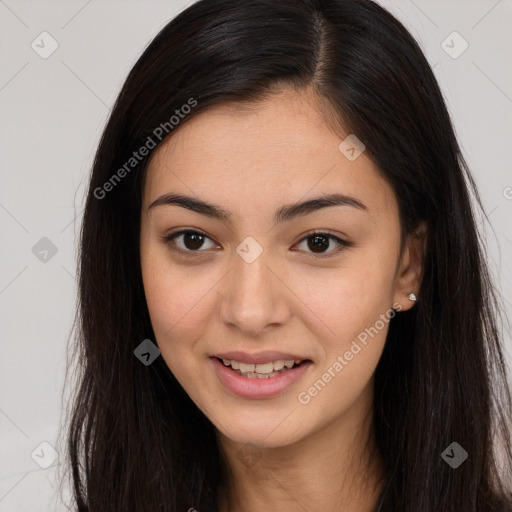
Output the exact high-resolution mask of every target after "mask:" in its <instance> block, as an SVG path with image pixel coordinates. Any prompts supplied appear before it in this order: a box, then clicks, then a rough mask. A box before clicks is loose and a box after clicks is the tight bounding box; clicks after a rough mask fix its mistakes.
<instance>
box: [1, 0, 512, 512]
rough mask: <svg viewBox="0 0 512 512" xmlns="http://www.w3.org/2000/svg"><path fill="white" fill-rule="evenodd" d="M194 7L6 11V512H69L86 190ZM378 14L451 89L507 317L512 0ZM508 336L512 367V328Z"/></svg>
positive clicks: (102, 4)
mask: <svg viewBox="0 0 512 512" xmlns="http://www.w3.org/2000/svg"><path fill="white" fill-rule="evenodd" d="M191 3H193V2H184V1H178V0H175V1H171V0H152V1H147V0H144V1H142V0H138V1H135V0H131V1H130V0H122V1H112V0H101V1H100V0H88V1H87V0H66V1H63V0H61V1H54V2H50V1H46V0H44V1H42V0H37V1H36V0H34V1H22V0H0V112H1V113H0V141H1V142H0V144H1V146H0V147H1V152H0V164H1V165H0V169H1V175H0V180H1V181H0V228H1V233H2V249H1V267H0V321H1V328H2V331H1V333H2V337H1V355H0V461H1V468H0V511H1V512H28V511H30V512H34V511H44V512H50V511H52V512H55V511H57V512H58V511H62V510H65V507H64V505H62V504H60V503H59V497H58V496H56V494H55V492H56V491H55V489H56V475H57V470H58V469H59V464H60V463H61V462H59V461H61V459H59V458H58V454H59V452H61V450H62V447H59V446H58V445H57V434H58V429H59V422H60V420H61V415H62V411H63V400H65V396H67V394H68V393H69V392H65V391H64V390H63V385H64V377H65V371H66V346H67V343H68V337H69V334H70V329H71V326H72V322H73V318H74V315H75V294H76V280H75V275H76V267H75V264H76V242H77V233H78V231H79V227H80V222H81V218H82V217H81V213H82V208H83V206H82V205H83V199H84V191H85V187H86V185H87V179H88V175H89V172H90V168H91V163H92V159H93V156H94V152H95V148H96V145H97V143H98V140H99V137H100V134H101V131H102V129H103V127H104V124H105V121H106V119H107V116H108V114H109V109H110V106H111V105H112V104H113V102H114V100H115V98H116V95H117V93H118V92H119V89H120V87H121V85H122V83H123V81H124V79H125V77H126V75H127V73H128V72H129V70H130V68H131V67H132V65H133V64H134V63H135V61H136V59H137V58H138V56H139V55H140V54H141V52H142V50H143V49H144V48H145V47H146V46H147V44H148V43H149V42H150V40H151V39H152V37H154V36H155V35H156V33H157V32H158V31H159V30H160V29H161V28H162V27H163V26H164V25H165V24H166V23H167V22H168V21H169V20H170V19H171V18H173V17H174V16H175V15H176V14H177V13H178V12H180V11H181V10H183V8H184V7H185V6H187V5H190V4H191ZM380 3H381V4H382V5H384V6H385V7H386V8H388V9H389V10H390V11H391V12H392V13H394V14H395V15H396V16H397V17H398V18H399V19H400V20H401V21H402V22H403V23H405V25H406V26H407V27H408V28H409V30H410V31H411V32H412V34H413V36H414V37H415V38H416V39H417V40H418V42H419V43H420V45H421V47H422V48H423V50H424V52H425V54H426V56H427V59H428V61H429V62H430V64H431V66H432V67H433V69H434V73H435V75H436V76H437V79H438V81H439V83H440V85H441V89H442V91H443V94H444V96H445V98H446V101H447V103H448V106H449V110H450V114H451V115H452V118H453V120H454V123H455V127H456V131H457V135H458V137H459V140H460V144H461V146H462V148H463V152H464V155H465V156H466V158H467V161H468V163H469V165H470V167H471V169H472V172H473V174H474V177H475V180H476V182H477V184H478V186H479V189H480V192H481V195H482V199H483V202H484V205H485V213H486V216H487V218H488V221H486V220H485V219H484V217H482V220H481V222H480V224H479V228H480V229H481V230H482V232H483V233H485V234H486V238H487V244H488V250H489V262H490V266H491V270H492V273H493V275H494V276H495V279H496V280H497V282H498V284H499V286H500V289H501V292H502V294H503V296H504V300H505V303H506V307H507V311H508V314H509V315H510V310H511V303H512V297H511V295H510V285H511V283H512V274H511V266H510V262H511V261H512V259H511V252H512V243H511V239H512V238H511V236H512V227H511V225H512V224H511V219H512V173H511V162H512V144H511V142H510V141H512V116H511V114H512V67H511V66H510V63H511V62H512V58H511V53H512V30H511V28H512V27H511V21H512V1H511V0H473V1H469V0H458V1H455V0H452V1H447V0H443V1H432V0H428V1H427V0H415V1H412V0H394V1H384V0H381V2H380ZM454 32H457V34H454ZM42 33H45V34H42ZM56 45H57V46H56ZM466 45H468V46H467V48H466V49H465V51H463V50H464V48H465V47H466ZM52 50H54V51H53V53H51V55H46V54H45V52H46V53H49V52H51V51H52ZM504 336H505V339H506V350H507V363H508V365H509V366H510V365H511V362H512V358H511V353H512V343H511V337H510V332H509V331H508V329H505V332H504ZM41 443H43V444H41ZM53 450H55V453H54V452H53ZM56 457H57V458H56ZM49 464H51V465H50V466H49V467H47V468H45V467H44V466H45V465H49ZM66 495H67V494H66V493H65V494H64V497H66Z"/></svg>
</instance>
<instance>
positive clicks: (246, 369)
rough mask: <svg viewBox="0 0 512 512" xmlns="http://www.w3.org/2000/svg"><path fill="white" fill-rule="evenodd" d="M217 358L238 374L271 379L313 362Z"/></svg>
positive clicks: (302, 360) (251, 377)
mask: <svg viewBox="0 0 512 512" xmlns="http://www.w3.org/2000/svg"><path fill="white" fill-rule="evenodd" d="M215 359H217V361H219V362H220V363H222V364H223V365H224V366H226V367H227V368H230V369H231V370H233V371H234V372H235V373H237V374H238V375H241V376H243V377H247V378H249V379H269V378H272V377H276V376H277V375H281V374H282V373H284V372H287V371H289V370H293V369H295V368H297V367H299V366H300V365H301V364H305V363H307V362H308V361H309V362H311V361H310V360H309V359H296V360H293V359H289V360H283V359H277V360H275V361H268V362H265V363H258V364H255V363H243V362H240V361H237V360H235V359H224V358H220V357H215Z"/></svg>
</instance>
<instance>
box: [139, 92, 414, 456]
mask: <svg viewBox="0 0 512 512" xmlns="http://www.w3.org/2000/svg"><path fill="white" fill-rule="evenodd" d="M310 94H311V93H310V92H304V93H302V94H299V93H297V92H293V91H291V90H284V91H283V92H282V93H280V94H278V95H275V96H273V97H272V98H271V99H268V100H266V101H265V102H262V103H259V104H257V105H255V106H254V108H252V109H243V110H241V109H238V108H237V107H236V105H235V106H227V105H224V106H222V107H215V108H214V109H211V110H209V111H208V112H205V113H202V114H200V115H198V116H197V117H196V118H194V119H191V120H190V121H189V122H187V123H185V124H184V125H183V126H182V127H180V129H179V131H177V132H176V133H175V134H173V136H172V137H171V138H169V139H168V140H167V141H166V143H165V144H164V145H162V146H161V147H159V148H158V150H157V151H156V152H155V154H154V155H153V158H152V160H151V163H150V165H149V168H148V171H147V176H146V183H145V187H144V195H143V205H142V211H141V236H140V251H141V264H142V277H143V282H144V290H145V294H146V299H147V303H148V307H149V312H150V317H151V322H152V325H153V328H154V333H155V336H156V340H155V342H156V343H157V344H158V347H159V348H160V351H161V356H162V357H163V359H164V360H165V362H166V364H167V365H168V366H169V368H170V370H171V371H172V373H173V374H174V375H175V377H176V378H177V380H178V381H179V382H180V384H181V385H182V386H183V388H184V389H185V391H186V392H187V393H188V394H189V396H190V397H191V398H192V400H193V401H194V402H195V403H196V405H197V406H198V407H199V408H200V409H201V410H202V411H203V412H204V414H205V415H206V416H207V417H208V418H209V419H210V420H211V421H212V423H213V424H214V425H215V427H216V428H217V429H218V431H219V432H220V433H221V434H222V435H223V436H226V437H227V438H229V439H230V440H233V441H235V442H240V443H252V444H254V445H257V446H262V447H277V446H285V445H289V444H292V443H295V442H298V441H300V440H303V439H305V438H307V437H308V436H313V435H315V434H319V433H321V431H322V429H324V428H326V427H327V426H329V425H331V424H332V423H333V422H336V421H342V420H343V421H344V420H347V421H349V419H350V418H356V417H357V416H358V415H361V414H362V413H363V412H365V411H366V410H367V409H368V407H369V404H370V403H371V397H372V396H373V378H372V376H373V372H374V370H375V367H376V365H377V363H378V361H379V358H380V356H381V353H382V350H383V347H384V343H385V339H386V334H387V331H388V326H389V321H390V319H391V318H392V317H393V315H394V314H395V312H394V311H393V310H392V308H393V307H394V308H395V310H402V311H403V310H406V309H408V308H409V307H410V305H411V304H412V303H410V301H409V300H408V299H407V295H408V293H409V292H416V293H417V291H418V288H417V286H418V282H419V275H420V267H419V263H418V261H417V259H415V252H414V246H413V245H412V244H409V241H408V243H407V246H406V249H405V250H404V252H403V253H402V255H400V226H399V217H398V205H397V201H396V198H395V196H394V193H393V190H392V189H391V188H390V186H389V185H388V184H387V182H386V181H384V180H383V179H382V178H381V177H380V176H379V174H378V172H377V169H376V167H375V165H374V164H373V163H372V161H371V160H370V159H369V158H368V157H367V156H366V155H365V153H364V152H363V153H362V154H361V155H360V156H359V157H357V158H356V159H355V160H354V159H353V158H352V159H349V158H347V154H348V155H350V151H349V153H343V152H342V151H341V150H340V149H339V147H338V146H339V145H340V143H341V142H342V141H343V140H344V139H345V137H346V136H347V135H348V134H341V135H339V134H335V133H334V132H333V131H331V130H330V129H329V128H328V125H327V124H326V122H325V120H324V118H323V117H322V115H321V114H320V113H319V112H318V111H317V109H315V106H314V105H315V104H314V102H313V101H312V96H310ZM350 156H352V155H350ZM331 194H336V195H338V196H339V197H338V199H337V200H336V201H333V202H331V203H330V204H329V203H328V202H325V203H321V202H316V203H315V202H312V203H309V206H308V205H306V206H303V207H302V208H301V207H298V208H291V205H295V204H300V203H305V202H306V203H307V202H309V201H311V200H313V199H317V198H319V197H321V196H326V195H331ZM170 195H174V199H173V198H172V197H170ZM177 195H180V196H187V197H189V198H191V199H192V200H193V201H194V202H192V201H185V202H184V201H177V200H176V199H177ZM165 196H167V197H165ZM202 203H207V205H205V204H202ZM212 206H214V208H212ZM185 230H189V232H188V233H183V231H185ZM396 314H399V313H396ZM222 359H226V360H229V361H232V360H234V361H235V362H234V363H230V366H229V367H227V366H225V365H224V363H223V362H222ZM295 360H297V361H302V362H300V364H298V366H295V367H294V368H291V369H288V368H287V367H286V366H285V367H284V368H283V369H282V370H279V368H280V367H282V363H280V362H279V361H295ZM272 362H273V363H274V364H273V365H271V366H270V365H269V363H272ZM240 363H242V364H240ZM251 363H253V364H256V366H254V367H252V366H250V364H251ZM289 364H290V363H289ZM246 365H248V366H246ZM294 365H295V363H294ZM242 370H243V371H244V374H248V375H250V376H245V375H239V372H240V371H242ZM269 371H271V372H272V373H271V374H270V375H271V376H267V375H266V374H268V372H269ZM255 374H258V375H262V374H265V375H263V378H259V377H257V376H256V375H255Z"/></svg>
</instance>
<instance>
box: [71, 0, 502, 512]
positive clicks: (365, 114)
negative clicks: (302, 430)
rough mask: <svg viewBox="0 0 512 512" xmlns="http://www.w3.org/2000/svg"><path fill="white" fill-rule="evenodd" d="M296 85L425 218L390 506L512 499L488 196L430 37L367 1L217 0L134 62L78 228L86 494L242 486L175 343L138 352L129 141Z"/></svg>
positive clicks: (414, 220) (377, 412)
mask: <svg viewBox="0 0 512 512" xmlns="http://www.w3.org/2000/svg"><path fill="white" fill-rule="evenodd" d="M284 87H293V88H295V89H297V90H301V89H304V88H305V87H312V88H313V90H314V91H315V93H316V95H317V97H318V98H319V99H320V100H321V101H320V102H319V104H320V103H321V104H322V105H323V113H324V114H325V119H326V121H327V122H328V123H332V125H333V126H338V127H341V126H342V127H343V128H344V130H345V133H353V134H355V135H356V136H357V137H358V138H359V139H360V140H361V141H363V142H364V144H365V146H366V153H365V154H366V155H367V156H369V157H370V158H371V159H372V160H373V161H374V162H375V163H376V165H377V166H378V168H379V171H380V172H381V173H382V175H383V176H384V177H385V179H386V180H387V181H388V182H389V183H390V184H391V186H392V187H393V190H394V192H395V194H396V198H397V201H398V204H399V213H400V222H401V229H402V235H403V236H404V235H406V234H408V233H411V232H412V231H413V230H414V229H415V228H416V227H417V226H418V225H419V224H420V223H421V222H422V221H424V222H425V223H426V225H427V227H428V242H427V246H426V252H425V260H424V264H425V267H424V273H423V280H422V284H421V289H420V291H419V296H420V300H419V301H418V302H417V304H416V305H415V307H414V308H412V309H411V310H409V311H407V312H400V313H398V314H397V315H395V317H394V318H393V319H392V320H391V321H390V326H389V333H388V337H387V340H386V345H385V348H384V352H383V354H382V357H381V360H380V362H379V364H378V367H377V369H376V373H375V400H374V429H375V434H376V439H377V444H378V449H379V451H380V453H381V455H382V457H383V460H384V468H385V477H386V485H385V488H384V490H383V493H382V495H381V500H380V502H379V503H380V504H379V508H378V510H379V512H384V511H392V512H398V511H399V512H460V511H462V510H463V511H464V512H487V511H505V510H506V511H510V510H512V498H511V483H512V462H511V461H512V448H511V439H510V422H511V416H512V415H511V400H510V389H509V387H508V384H507V375H506V367H505V364H504V359H503V347H502V343H503V341H502V339H501V332H502V328H501V324H502V322H503V317H504V315H503V311H502V305H501V304H502V301H501V298H500V296H499V295H498V292H497V291H496V289H495V288H494V287H493V284H492V281H491V278H490V275H489V273H488V268H487V264H486V256H485V244H484V243H483V240H482V237H481V235H480V234H479V232H478V230H477V221H478V215H477V214H479V213H480V212H482V211H483V209H482V204H481V201H480V198H479V196H478V192H477V189H476V187H475V184H474V181H473V179H472V177H471V174H470V172H469V170H468V166H467V164H466V162H465V161H464V158H463V156H462V154H461V151H460V148H459V145H458V142H457V140H456V136H455V134H454V129H453V126H452V122H451V119H450V116H449V113H448V111H447V108H446V105H445V102H444V100H443V96H442V94H441V92H440V89H439V86H438V83H437V81H436V79H435V76H434V74H433V73H432V70H431V68H430V66H429V64H428V62H427V60H426V59H425V57H424V55H423V53H422V51H421V49H420V47H419V45H418V44H417V42H416V41H415V40H414V39H413V37H412V36H411V35H410V33H409V32H408V31H407V30H406V28H404V26H403V25H402V24H401V23H400V22H399V21H398V20H397V19H395V18H394V17H393V16H392V15H391V14H390V13H389V12H387V11H386V10H385V9H383V8H382V7H380V6H379V5H378V4H376V3H374V2H372V1H370V0H257V1H256V0H202V1H199V2H197V3H195V4H193V5H191V6H190V7H188V8H187V9H186V10H184V11H183V12H182V13H181V14H179V15H178V16H177V17H176V18H174V19H173V20H172V21H171V22H170V23H168V24H167V25H166V26H165V28H163V29H162V30H161V32H160V33H159V34H158V35H157V36H156V37H155V38H154V39H153V41H152V42H151V43H150V44H149V46H148V47H147V48H146V50H145V51H144V52H143V54H142V56H141V57H140V58H139V59H138V61H137V62H136V64H135V65H134V67H133V69H132V70H131V72H130V73H129V75H128V77H127V79H126V81H125V83H124V85H123V87H122V90H121V92H120V94H119V96H118V98H117V101H116V103H115V105H114V107H113V109H112V113H111V115H110V118H109V120H108V123H107V125H106V127H105V129H104V132H103V135H102V138H101V142H100V144H99V147H98V150H97V153H96V157H95V161H94V165H93V169H92V174H91V177H90V185H89V189H88V195H87V199H86V207H85V211H84V217H83V224H82V228H81V233H80V246H79V269H78V270H79V272H78V274H79V303H78V314H77V319H76V323H75V330H76V336H73V340H74V344H73V345H72V348H73V349H74V350H72V351H70V354H71V356H70V359H71V357H73V359H74V360H73V362H71V361H70V362H69V366H70V367H71V366H73V367H75V373H74V374H73V376H74V381H73V386H74V388H73V389H74V393H73V396H72V403H71V407H70V408H69V418H67V425H66V430H65V436H66V443H67V444H66V446H67V450H68V453H67V454H66V463H67V467H68V468H69V473H70V477H71V479H70V481H72V484H73V485H72V489H73V504H72V506H73V507H74V508H75V510H78V511H80V512H85V511H88V512H116V511H122V512H129V511H165V512H167V511H169V512H171V511H172V512H177V511H187V510H188V509H189V508H196V509H199V510H202V508H208V507H214V506H215V504H216V502H217V498H218V494H217V493H218V490H219V488H222V486H224V485H226V483H227V473H226V468H225V466H224V463H223V458H222V453H221V452H220V450H219V448H218V446H217V443H216V436H215V431H214V427H213V425H212V423H211V422H210V421H209V420H208V419H207V418H206V417H205V416H204V415H203V413H202V412H201V411H200V410H199V409H198V408H197V407H196V405H195V404H194V403H193V402H192V400H191V399H190V398H189V397H188V395H187V394H186V393H185V392H184V390H183V389H182V387H181V386H180V384H179V383H178V382H177V380H176V379H175V378H174V376H173V374H172V373H171V372H170V370H169V368H168V367H167V365H166V364H165V362H164V360H163V358H162V357H159V358H158V359H156V360H155V361H154V363H153V364H151V365H148V366H146V365H144V364H141V361H139V360H138V359H137V357H135V356H134V349H135V348H136V347H137V346H139V345H140V343H141V342H142V341H143V340H145V339H152V340H153V341H154V340H155V337H154V333H153V330H152V326H151V322H150V319H149V314H148V309H147V304H146V300H145V296H144V290H143V286H142V278H141V268H140V257H139V230H140V211H141V197H142V187H143V178H144V173H145V170H146V169H147V164H148V162H149V159H150V157H151V154H152V151H150V152H149V154H148V155H146V156H144V157H140V155H139V157H140V158H138V159H137V160H138V161H137V162H136V163H134V161H133V160H130V158H132V157H133V152H134V151H137V150H138V149H139V148H141V147H142V146H144V145H148V140H149V139H148V137H150V138H151V139H152V140H153V142H155V143H156V144H155V145H156V147H158V146H159V145H160V144H161V143H162V141H163V140H165V137H163V136H161V137H160V138H159V137H158V136H156V134H160V135H162V133H163V134H164V135H166V136H172V134H173V133H174V131H175V130H177V129H179V128H180V127H181V126H183V125H184V124H185V123H187V122H188V121H189V120H190V119H192V118H194V117H195V116H196V115H198V114H200V113H202V112H205V111H206V110H207V109H208V108H209V107H212V106H214V105H219V104H223V103H225V102H228V101H236V102H240V104H243V103H245V104H247V103H250V102H254V101H258V100H261V99H264V98H266V97H268V95H269V94H271V93H272V92H275V91H278V90H279V89H281V88H284ZM191 98H192V99H193V102H195V103H194V106H193V107H192V108H188V109H184V110H183V111H182V112H185V110H186V112H187V113H186V115H183V116H180V117H179V122H178V123H177V125H176V126H171V125H173V123H175V121H173V122H170V119H171V116H173V115H174V114H175V111H176V109H180V108H181V107H182V106H183V105H187V104H188V105H191V104H192V102H191V101H190V100H191ZM176 119H177V118H176ZM165 123H167V124H165ZM158 127H160V132H159V131H158V130H157V128H158ZM162 127H163V128H165V133H164V132H162V129H163V128H162ZM155 130H156V131H155ZM161 132H162V133H161ZM167 134H168V135H167ZM340 141H341V139H340ZM127 162H131V163H130V164H129V165H127ZM122 168H124V169H125V172H122V171H121V172H119V169H122ZM114 175H115V176H114ZM452 442H457V443H458V444H459V445H460V446H461V447H463V448H464V450H465V451H466V452H467V453H468V458H467V460H466V461H465V462H464V463H462V464H461V465H460V466H459V467H457V468H456V469H454V468H452V467H451V466H450V465H449V464H447V462H446V461H445V460H444V459H443V458H442V457H441V454H442V453H443V452H444V450H445V449H446V448H447V447H448V446H449V445H450V444H451V443H452ZM340 478H341V475H340Z"/></svg>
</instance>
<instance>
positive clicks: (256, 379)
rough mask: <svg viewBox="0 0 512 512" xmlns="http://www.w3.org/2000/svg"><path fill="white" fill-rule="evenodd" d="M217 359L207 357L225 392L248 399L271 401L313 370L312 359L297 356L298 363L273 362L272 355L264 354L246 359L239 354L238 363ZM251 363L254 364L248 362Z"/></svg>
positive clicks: (217, 356)
mask: <svg viewBox="0 0 512 512" xmlns="http://www.w3.org/2000/svg"><path fill="white" fill-rule="evenodd" d="M219 355H226V354H219ZM219 355H215V356H210V360H211V361H212V363H213V366H214V368H215V373H216V374H217V377H218V379H219V381H220V383H221V384H222V385H223V387H224V389H225V390H226V391H228V392H230V394H232V395H235V396H236V397H242V398H249V399H262V398H271V397H274V396H276V395H278V394H280V393H281V392H283V391H284V390H285V389H287V388H291V387H292V384H294V383H296V382H297V381H298V380H299V379H301V378H302V377H303V376H304V375H305V374H306V373H307V372H308V370H310V369H311V367H313V361H312V360H311V359H306V358H301V357H300V356H296V357H297V359H274V358H273V357H274V355H275V353H272V358H269V357H268V355H263V354H260V355H258V356H248V355H246V354H242V355H240V353H238V355H237V357H238V359H231V358H226V357H219ZM286 356H287V357H289V356H290V354H286ZM232 357H233V356H232ZM240 359H242V361H240ZM251 359H252V360H253V361H254V360H256V361H257V362H249V361H248V360H251Z"/></svg>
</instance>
